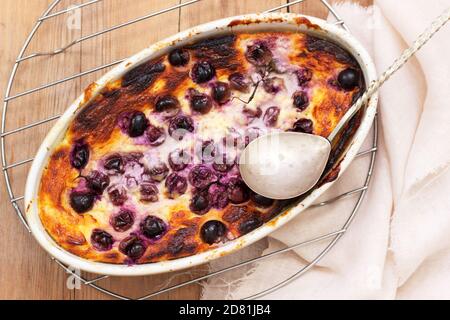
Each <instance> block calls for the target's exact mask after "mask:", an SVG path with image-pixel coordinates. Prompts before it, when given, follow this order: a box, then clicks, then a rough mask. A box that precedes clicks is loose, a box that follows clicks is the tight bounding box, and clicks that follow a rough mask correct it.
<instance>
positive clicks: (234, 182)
mask: <svg viewBox="0 0 450 320" xmlns="http://www.w3.org/2000/svg"><path fill="white" fill-rule="evenodd" d="M227 189H228V199H229V200H230V202H231V203H234V204H240V203H243V202H246V201H248V199H249V198H250V190H249V188H248V187H247V185H246V184H245V183H244V182H243V181H242V180H241V179H239V178H232V179H230V181H229V182H228V188H227Z"/></svg>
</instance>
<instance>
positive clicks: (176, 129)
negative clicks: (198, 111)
mask: <svg viewBox="0 0 450 320" xmlns="http://www.w3.org/2000/svg"><path fill="white" fill-rule="evenodd" d="M188 132H194V121H193V120H192V118H191V117H188V116H183V115H181V116H177V117H175V118H173V119H172V120H171V121H170V123H169V135H170V136H171V137H172V138H174V139H175V140H178V141H181V140H182V139H183V137H184V136H185V135H186V133H188Z"/></svg>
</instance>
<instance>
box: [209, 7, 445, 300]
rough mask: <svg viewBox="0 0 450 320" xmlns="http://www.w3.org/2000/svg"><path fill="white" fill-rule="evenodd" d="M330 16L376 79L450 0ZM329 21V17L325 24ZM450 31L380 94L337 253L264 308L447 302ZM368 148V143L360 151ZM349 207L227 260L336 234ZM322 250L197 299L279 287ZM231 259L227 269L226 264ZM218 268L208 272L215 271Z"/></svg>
mask: <svg viewBox="0 0 450 320" xmlns="http://www.w3.org/2000/svg"><path fill="white" fill-rule="evenodd" d="M334 7H335V10H336V11H337V12H338V13H339V15H340V16H341V17H342V18H343V19H344V20H345V21H346V23H347V25H348V26H349V28H350V30H351V31H352V33H353V34H354V35H355V36H356V38H358V39H359V40H360V41H361V42H362V43H363V44H364V45H365V47H366V48H367V50H368V51H369V52H370V53H371V55H372V57H373V59H374V62H375V64H376V67H377V69H378V71H379V72H382V71H384V70H385V69H386V68H387V67H388V66H389V65H390V64H391V63H392V62H393V60H394V59H395V58H397V57H398V56H399V55H400V54H401V52H402V51H403V50H404V49H405V48H406V47H407V46H408V44H411V43H412V41H414V39H415V38H416V37H417V36H418V35H419V34H420V33H421V32H422V31H423V30H424V29H425V28H426V27H427V26H428V25H429V24H430V23H431V21H432V20H433V19H434V18H436V17H437V16H438V15H439V14H440V13H441V12H443V11H444V10H445V9H446V8H448V7H450V0H435V1H433V4H432V5H430V1H428V0H410V1H408V2H405V1H392V0H375V1H374V5H373V6H371V7H369V8H362V7H360V6H358V5H355V4H351V3H342V4H336V5H335V6H334ZM330 19H331V17H330ZM449 39H450V27H449V26H446V27H444V28H443V29H442V30H441V31H440V33H439V34H437V35H436V36H435V37H434V38H433V39H432V40H431V41H430V42H429V43H428V44H427V45H426V46H425V47H424V48H423V49H422V50H421V51H420V52H419V53H418V54H417V55H416V56H415V57H414V58H413V59H412V60H411V61H410V62H408V64H407V65H406V66H404V67H403V68H402V69H401V70H400V71H399V72H398V73H397V74H395V75H394V76H393V77H392V78H391V80H389V81H388V82H387V83H386V84H385V85H384V87H383V88H382V89H381V90H380V105H379V120H380V121H379V122H380V123H379V129H380V130H379V149H378V153H377V160H376V164H375V168H374V176H373V178H372V182H371V185H370V188H369V190H368V193H367V197H366V199H365V200H364V202H363V203H362V206H361V207H360V209H359V212H358V214H357V215H356V217H355V219H354V221H353V223H352V224H351V226H350V228H349V230H348V231H347V232H346V234H345V235H344V236H343V237H342V238H341V240H340V241H339V242H338V243H337V245H336V246H335V247H334V248H333V249H332V250H331V251H330V252H329V253H328V254H327V255H326V256H325V257H324V258H323V259H322V260H320V261H319V263H318V264H317V265H316V266H314V267H313V268H312V269H311V270H309V271H308V272H307V273H305V274H304V275H303V276H302V277H298V278H296V279H295V280H293V281H291V282H290V283H289V284H287V285H285V286H284V287H282V288H280V289H278V290H277V291H275V292H271V293H269V294H267V295H265V296H264V297H263V298H266V299H394V298H398V299H417V298H419V299H420V298H424V299H426V298H433V299H436V298H438V299H439V298H440V299H449V298H450V286H449V283H450V197H449V191H450V170H448V168H449V166H450V143H449V136H450V60H449V59H448V57H450V41H449ZM370 146H371V138H370V137H369V138H368V139H367V141H366V142H365V147H363V150H365V149H366V148H369V147H370ZM368 164H369V159H368V158H367V157H361V158H357V159H355V161H354V162H353V163H352V164H351V166H350V167H349V168H348V169H347V171H346V172H345V173H344V174H343V176H342V177H341V179H340V180H339V181H337V182H336V183H335V184H334V186H333V187H332V188H330V190H328V191H327V192H326V193H325V194H324V195H323V196H322V197H321V199H319V201H322V200H326V199H330V198H332V197H334V196H336V195H339V194H341V193H343V192H345V191H348V190H351V189H354V188H356V187H359V186H361V185H362V184H363V182H364V178H365V176H366V173H367V169H368ZM354 203H355V199H354V198H353V199H352V198H345V199H342V200H339V201H337V202H335V203H333V204H332V205H328V206H325V207H316V208H311V209H308V210H306V211H305V212H303V213H302V214H300V215H299V216H298V217H297V218H296V219H294V220H293V221H291V222H289V224H287V225H285V226H284V227H283V228H281V229H279V230H277V231H276V232H274V233H273V234H271V236H270V237H268V238H267V239H265V240H263V241H260V242H258V243H257V244H256V245H254V246H250V247H249V248H247V249H244V250H242V251H241V252H238V253H236V254H234V255H233V256H232V257H231V258H227V259H228V260H227V262H228V263H233V259H234V260H235V261H238V260H239V259H242V258H248V257H255V256H258V255H261V254H265V253H269V252H272V251H274V250H277V249H280V248H284V247H285V246H286V245H293V244H296V243H299V242H301V241H303V240H308V239H312V238H314V237H317V236H320V235H323V234H327V233H329V232H332V231H336V230H339V229H340V228H341V227H342V225H343V224H344V222H345V220H346V219H347V218H348V213H349V212H350V211H351V210H352V209H353V207H354ZM328 243H329V241H324V242H323V243H315V244H313V245H309V246H305V247H301V248H299V249H296V250H294V251H292V252H290V253H287V254H282V255H278V256H276V257H274V258H270V259H266V260H263V261H262V262H259V263H257V264H255V265H253V266H251V267H248V268H246V269H244V268H242V269H239V270H235V271H232V272H228V273H226V274H224V275H222V276H220V277H214V278H211V279H209V280H208V281H207V282H206V283H205V284H204V290H203V295H202V297H203V299H211V298H216V299H217V298H228V299H238V298H243V297H248V296H251V295H253V294H255V293H257V292H260V291H263V290H265V289H267V288H269V287H271V286H273V285H274V284H276V283H277V282H281V281H283V280H285V279H286V278H288V277H289V276H291V275H294V274H295V273H296V272H297V271H298V270H300V269H301V268H302V267H303V266H305V265H306V264H307V263H308V262H310V261H312V260H313V259H314V258H315V257H316V256H317V254H318V253H320V252H321V251H322V250H323V249H324V248H325V246H326V245H327V244H328ZM230 259H231V260H230ZM223 263H224V262H223V261H220V260H219V261H217V262H214V263H212V265H211V267H212V268H216V267H217V266H223Z"/></svg>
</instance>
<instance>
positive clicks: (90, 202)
mask: <svg viewBox="0 0 450 320" xmlns="http://www.w3.org/2000/svg"><path fill="white" fill-rule="evenodd" d="M94 200H95V195H94V194H93V193H92V192H90V191H87V192H86V191H72V192H71V193H70V206H71V207H72V208H73V210H75V212H77V213H85V212H87V211H89V210H91V209H92V207H93V206H94Z"/></svg>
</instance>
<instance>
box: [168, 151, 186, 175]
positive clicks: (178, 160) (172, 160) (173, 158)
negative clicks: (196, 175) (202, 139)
mask: <svg viewBox="0 0 450 320" xmlns="http://www.w3.org/2000/svg"><path fill="white" fill-rule="evenodd" d="M190 162H191V155H190V154H189V152H188V151H186V150H184V149H183V150H182V149H175V150H174V151H172V152H171V153H169V165H170V167H171V168H172V170H174V171H181V170H183V169H184V168H186V167H187V165H188V164H189V163H190Z"/></svg>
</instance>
